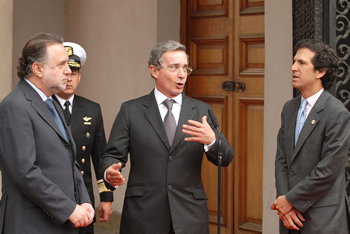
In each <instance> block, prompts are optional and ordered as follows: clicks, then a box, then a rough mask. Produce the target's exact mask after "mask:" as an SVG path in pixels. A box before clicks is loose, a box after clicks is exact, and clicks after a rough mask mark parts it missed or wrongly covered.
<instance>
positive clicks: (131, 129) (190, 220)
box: [100, 91, 233, 234]
mask: <svg viewBox="0 0 350 234" xmlns="http://www.w3.org/2000/svg"><path fill="white" fill-rule="evenodd" d="M209 111H212V110H211V107H210V106H209V105H207V104H205V103H204V102H201V101H199V100H196V99H193V98H189V97H187V96H186V95H185V94H183V102H182V106H181V113H180V118H179V123H178V127H177V130H176V133H175V138H174V142H173V145H172V147H170V145H169V142H168V139H167V135H166V132H165V129H164V125H163V122H162V119H161V116H160V113H159V109H158V105H157V102H156V99H155V96H154V92H153V91H152V92H151V93H150V94H149V95H146V96H143V97H141V98H138V99H135V100H131V101H128V102H125V103H123V104H122V106H121V109H120V111H119V113H118V115H117V117H116V120H115V122H114V125H113V128H112V131H111V134H110V138H109V141H108V144H107V150H106V152H105V154H104V156H103V157H102V158H101V161H100V173H103V172H104V171H105V170H106V169H107V168H108V167H109V166H110V165H112V164H113V163H118V162H121V163H122V164H123V166H125V164H126V163H127V161H128V153H130V163H131V169H130V174H129V179H128V185H127V190H126V193H125V200H124V206H123V213H122V220H121V233H122V234H123V233H124V234H136V233H137V234H142V233H168V232H169V230H170V225H171V223H172V224H173V228H174V231H175V233H176V234H184V233H186V234H188V233H191V234H206V233H209V228H208V222H209V221H208V208H207V202H206V200H207V196H206V194H205V191H204V188H203V184H202V180H201V165H202V159H203V153H204V147H203V144H200V143H198V142H186V141H185V140H184V138H185V137H187V136H186V135H185V134H184V133H183V132H182V125H183V124H187V121H188V120H189V119H192V120H196V121H200V122H201V119H202V117H203V116H204V115H206V116H208V113H209ZM213 121H217V120H216V119H215V120H212V119H210V118H208V122H209V123H210V124H212V123H213ZM215 132H216V134H218V132H217V131H216V130H215ZM216 139H218V135H217V138H216ZM221 140H222V152H223V162H222V165H223V166H228V165H229V163H230V162H231V160H232V158H233V149H232V147H231V146H230V145H229V143H228V142H227V140H226V139H225V137H224V136H223V135H222V134H221ZM217 152H218V140H217V141H216V143H215V144H214V145H213V146H212V147H211V149H210V150H209V151H208V152H207V153H206V155H207V158H208V160H210V161H211V162H213V163H214V164H217V157H216V155H217Z"/></svg>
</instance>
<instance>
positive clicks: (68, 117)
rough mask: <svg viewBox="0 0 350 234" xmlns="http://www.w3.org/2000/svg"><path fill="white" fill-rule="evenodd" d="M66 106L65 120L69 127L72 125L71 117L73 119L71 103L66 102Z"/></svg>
mask: <svg viewBox="0 0 350 234" xmlns="http://www.w3.org/2000/svg"><path fill="white" fill-rule="evenodd" d="M64 106H65V107H66V108H65V109H64V111H63V113H64V118H65V119H66V122H67V125H68V126H69V125H70V117H71V114H70V111H69V106H70V102H69V101H66V102H65V103H64Z"/></svg>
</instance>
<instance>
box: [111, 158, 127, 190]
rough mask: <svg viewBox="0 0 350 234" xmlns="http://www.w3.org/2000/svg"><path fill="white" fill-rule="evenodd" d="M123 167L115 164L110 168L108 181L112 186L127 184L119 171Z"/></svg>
mask: <svg viewBox="0 0 350 234" xmlns="http://www.w3.org/2000/svg"><path fill="white" fill-rule="evenodd" d="M121 167H122V164H121V163H118V164H113V165H112V166H110V167H108V169H107V172H106V179H107V180H108V182H109V184H110V185H112V186H120V185H122V184H124V183H125V179H124V177H123V176H122V174H121V173H120V171H119V168H121Z"/></svg>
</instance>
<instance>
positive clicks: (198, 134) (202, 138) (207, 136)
mask: <svg viewBox="0 0 350 234" xmlns="http://www.w3.org/2000/svg"><path fill="white" fill-rule="evenodd" d="M188 123H189V124H191V125H187V124H184V125H182V132H183V133H185V134H187V135H191V136H192V137H186V138H185V141H197V142H199V143H202V144H204V145H209V144H211V143H213V142H214V140H215V133H214V131H213V129H212V128H211V127H210V125H209V124H208V122H207V116H203V117H202V123H200V122H198V121H195V120H188Z"/></svg>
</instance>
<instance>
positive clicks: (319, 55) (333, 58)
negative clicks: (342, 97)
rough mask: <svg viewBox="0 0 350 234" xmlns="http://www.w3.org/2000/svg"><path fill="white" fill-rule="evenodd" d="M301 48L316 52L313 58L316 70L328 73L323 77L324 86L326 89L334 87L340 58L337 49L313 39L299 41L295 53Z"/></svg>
mask: <svg viewBox="0 0 350 234" xmlns="http://www.w3.org/2000/svg"><path fill="white" fill-rule="evenodd" d="M301 48H307V49H310V50H312V51H313V52H315V53H316V54H315V56H314V57H313V58H312V59H311V62H312V64H313V65H314V71H315V72H316V71H320V72H323V71H324V70H326V74H325V75H324V76H323V77H322V78H321V80H322V86H323V88H324V89H326V90H328V89H330V88H332V86H333V84H334V82H335V80H336V79H337V77H338V67H339V58H338V55H337V53H336V52H335V50H334V49H333V48H332V47H330V46H329V45H328V44H327V43H325V42H323V41H316V40H313V39H305V40H302V41H299V42H298V43H297V45H296V46H295V48H294V51H295V53H296V52H297V51H298V50H299V49H301Z"/></svg>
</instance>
